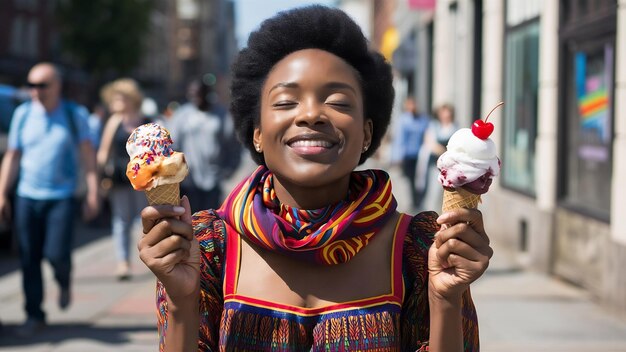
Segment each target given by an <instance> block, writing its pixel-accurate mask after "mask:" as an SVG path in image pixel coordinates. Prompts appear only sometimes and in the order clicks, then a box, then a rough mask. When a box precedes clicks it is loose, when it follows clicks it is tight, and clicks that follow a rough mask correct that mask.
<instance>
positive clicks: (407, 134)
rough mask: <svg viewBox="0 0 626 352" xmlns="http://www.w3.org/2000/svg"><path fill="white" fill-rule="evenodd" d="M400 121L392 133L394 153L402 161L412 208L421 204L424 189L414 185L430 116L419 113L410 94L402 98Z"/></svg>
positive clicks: (416, 207)
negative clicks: (394, 138)
mask: <svg viewBox="0 0 626 352" xmlns="http://www.w3.org/2000/svg"><path fill="white" fill-rule="evenodd" d="M399 118H400V121H399V122H398V124H397V125H396V128H397V130H396V131H395V133H394V136H396V140H394V141H393V145H394V146H395V148H394V155H395V157H398V158H400V160H401V162H402V173H403V174H404V176H405V177H406V178H407V180H408V181H409V186H410V189H411V204H412V205H413V208H414V209H418V208H420V206H421V201H422V196H423V192H424V191H425V190H424V189H421V190H420V191H421V192H420V191H418V189H417V187H416V185H415V174H416V170H417V160H418V156H419V152H420V148H421V147H422V143H423V141H424V133H425V132H426V129H427V128H428V123H429V121H430V116H428V115H427V114H424V113H421V112H420V111H419V109H418V106H417V102H416V101H415V99H414V98H413V97H411V96H409V97H407V98H406V99H405V100H404V105H403V111H402V113H401V114H400V116H399Z"/></svg>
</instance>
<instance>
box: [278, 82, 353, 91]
mask: <svg viewBox="0 0 626 352" xmlns="http://www.w3.org/2000/svg"><path fill="white" fill-rule="evenodd" d="M299 87H300V85H299V84H298V83H296V82H280V83H277V84H275V85H274V86H273V87H272V88H270V90H269V91H268V92H267V93H268V94H269V93H271V92H272V91H273V90H274V89H277V88H288V89H295V88H299ZM324 88H328V89H347V90H350V91H352V92H353V93H354V94H357V91H356V89H354V87H352V86H351V85H349V84H348V83H344V82H328V83H326V84H325V85H324Z"/></svg>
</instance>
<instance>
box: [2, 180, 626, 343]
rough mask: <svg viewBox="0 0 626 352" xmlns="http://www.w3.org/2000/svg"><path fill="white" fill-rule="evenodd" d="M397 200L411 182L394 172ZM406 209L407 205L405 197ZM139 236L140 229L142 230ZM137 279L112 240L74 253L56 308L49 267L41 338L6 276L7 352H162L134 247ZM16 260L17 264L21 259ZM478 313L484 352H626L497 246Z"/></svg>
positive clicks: (617, 333) (568, 292)
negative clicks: (68, 283)
mask: <svg viewBox="0 0 626 352" xmlns="http://www.w3.org/2000/svg"><path fill="white" fill-rule="evenodd" d="M391 175H392V179H393V180H394V188H395V192H394V193H395V194H396V195H398V196H399V197H401V196H402V195H406V194H408V193H407V192H403V190H404V189H403V187H404V186H403V185H404V184H405V182H403V181H404V180H402V179H399V175H398V174H397V172H395V171H393V170H392V171H391ZM398 203H399V206H400V208H399V209H400V210H402V211H404V210H406V209H402V206H404V204H406V201H405V200H403V199H398ZM137 235H138V231H137ZM133 249H134V251H135V255H134V256H133V258H134V259H133V260H134V262H133V277H132V280H131V281H127V282H118V281H116V279H115V276H114V270H115V261H114V254H113V244H112V242H111V239H110V237H109V236H103V237H100V238H99V239H97V240H94V241H92V242H89V243H87V244H85V245H83V246H81V247H80V248H78V249H77V250H76V251H75V252H74V268H75V271H74V290H73V298H74V299H73V303H72V305H71V306H70V308H69V310H68V311H60V310H59V309H58V307H57V305H56V302H57V297H58V296H57V295H58V289H57V287H56V285H55V284H54V280H52V275H51V272H50V270H48V268H47V267H46V270H45V278H46V289H47V290H46V300H45V309H46V311H47V312H48V322H49V324H50V326H49V328H48V329H46V330H44V332H43V333H41V334H40V335H39V336H37V337H36V338H32V339H30V340H24V339H18V338H16V337H13V336H11V335H10V330H11V328H12V327H14V326H16V325H17V324H19V323H21V322H22V321H23V319H24V313H23V310H22V306H23V299H22V294H21V288H20V279H21V277H20V274H19V272H17V271H13V272H11V273H9V274H6V275H4V276H0V302H2V309H1V310H0V320H2V322H3V324H4V330H3V331H4V332H3V333H1V334H0V351H2V352H4V351H11V352H21V351H37V352H79V351H80V352H84V351H89V352H92V351H94V352H99V351H116V352H126V351H128V352H143V351H156V350H157V343H158V341H157V335H156V328H155V327H156V318H155V311H154V310H155V308H154V278H153V276H152V274H151V273H150V272H149V271H148V270H147V269H146V268H145V266H144V265H143V264H142V263H141V262H140V261H139V259H138V256H137V254H136V249H135V248H134V247H133ZM15 260H17V258H16V259H15ZM472 293H473V297H474V301H475V303H476V306H477V309H478V316H479V323H480V333H481V346H482V348H481V351H483V352H521V351H525V352H526V351H540V352H582V351H594V352H625V351H626V322H625V321H622V320H619V319H617V318H615V317H614V316H612V315H611V314H610V312H607V311H605V310H604V309H603V308H602V307H600V306H598V305H597V304H595V303H594V301H593V299H592V298H591V297H590V296H589V294H588V293H586V292H585V291H583V290H581V289H579V288H576V287H574V286H571V285H569V284H567V283H564V282H561V281H559V280H556V279H553V278H550V277H547V276H545V275H542V274H537V273H532V272H524V271H520V270H518V267H517V266H516V265H515V261H514V260H513V255H512V254H511V253H508V252H507V251H506V250H505V249H502V248H498V247H496V248H495V255H494V258H493V259H492V262H491V265H490V268H489V269H488V271H487V273H486V274H485V275H484V276H483V277H482V278H480V279H479V280H478V281H477V282H476V283H474V284H473V285H472Z"/></svg>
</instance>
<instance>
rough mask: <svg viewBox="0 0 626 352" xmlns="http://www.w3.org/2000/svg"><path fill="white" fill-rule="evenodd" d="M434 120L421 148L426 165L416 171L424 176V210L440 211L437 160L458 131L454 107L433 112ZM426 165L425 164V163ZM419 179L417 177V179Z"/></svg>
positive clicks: (441, 196) (441, 200)
mask: <svg viewBox="0 0 626 352" xmlns="http://www.w3.org/2000/svg"><path fill="white" fill-rule="evenodd" d="M435 116H436V119H435V120H433V121H432V122H431V123H430V124H429V125H428V129H427V130H426V134H425V135H424V145H425V146H426V148H423V153H424V154H422V155H424V157H423V158H421V159H422V160H427V161H428V163H427V165H421V166H420V167H421V168H422V169H421V170H420V171H418V174H419V175H425V177H423V179H425V180H426V184H425V185H418V187H423V188H424V189H425V190H426V191H425V196H424V209H441V203H442V202H443V191H442V189H441V187H439V186H440V183H439V169H437V159H439V156H440V155H441V154H443V153H444V152H445V151H446V146H447V145H448V141H449V140H450V137H452V135H453V134H454V132H456V131H457V130H458V127H457V125H456V123H455V122H454V107H453V106H452V105H450V104H443V105H441V106H440V107H439V108H437V110H436V111H435ZM425 164H426V163H425ZM418 179H419V177H418Z"/></svg>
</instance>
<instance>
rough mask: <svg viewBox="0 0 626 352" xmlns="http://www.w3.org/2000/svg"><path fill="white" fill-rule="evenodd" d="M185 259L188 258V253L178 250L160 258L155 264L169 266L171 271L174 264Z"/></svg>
mask: <svg viewBox="0 0 626 352" xmlns="http://www.w3.org/2000/svg"><path fill="white" fill-rule="evenodd" d="M187 258H189V251H186V250H184V249H178V250H175V251H173V252H171V253H168V254H167V255H166V256H164V257H163V258H160V259H159V260H157V263H159V265H162V266H169V267H170V268H171V269H174V266H175V265H176V264H178V263H180V262H181V261H183V260H185V259H187ZM166 274H169V272H167V273H166Z"/></svg>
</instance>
